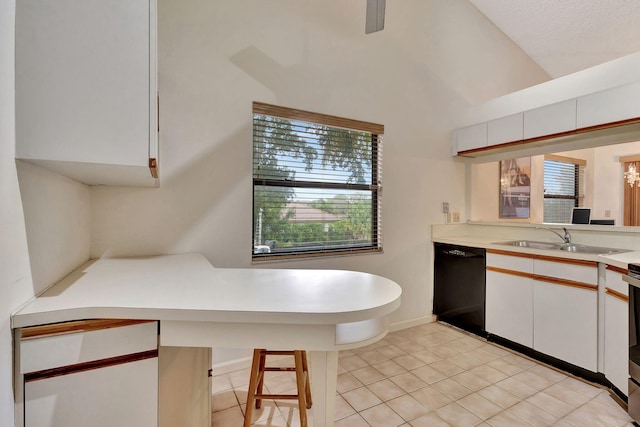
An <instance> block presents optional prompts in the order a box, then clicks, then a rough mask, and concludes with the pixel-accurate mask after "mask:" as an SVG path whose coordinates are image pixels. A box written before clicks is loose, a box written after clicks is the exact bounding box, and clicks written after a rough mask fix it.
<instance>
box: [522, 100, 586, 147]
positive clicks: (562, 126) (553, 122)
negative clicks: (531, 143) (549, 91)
mask: <svg viewBox="0 0 640 427" xmlns="http://www.w3.org/2000/svg"><path fill="white" fill-rule="evenodd" d="M523 121H524V125H523V128H524V130H523V134H524V139H530V138H537V137H541V136H546V135H554V134H557V133H562V132H567V131H572V130H575V129H576V100H575V99H570V100H568V101H563V102H558V103H556V104H551V105H545V106H544V107H540V108H536V109H533V110H529V111H525V112H524V119H523Z"/></svg>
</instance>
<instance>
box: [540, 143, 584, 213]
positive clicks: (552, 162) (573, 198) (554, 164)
mask: <svg viewBox="0 0 640 427" xmlns="http://www.w3.org/2000/svg"><path fill="white" fill-rule="evenodd" d="M585 166H586V162H585V161H584V160H581V159H572V158H569V157H562V156H553V155H547V156H545V157H544V222H552V223H553V222H555V223H569V222H571V209H572V208H574V207H578V206H582V201H583V199H584V167H585Z"/></svg>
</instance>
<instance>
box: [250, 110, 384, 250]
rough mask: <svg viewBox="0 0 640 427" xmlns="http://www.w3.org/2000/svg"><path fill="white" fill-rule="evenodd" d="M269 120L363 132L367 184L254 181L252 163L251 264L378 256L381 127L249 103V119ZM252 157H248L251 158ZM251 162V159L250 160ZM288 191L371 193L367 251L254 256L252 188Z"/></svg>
mask: <svg viewBox="0 0 640 427" xmlns="http://www.w3.org/2000/svg"><path fill="white" fill-rule="evenodd" d="M257 115H259V116H269V117H273V118H278V119H284V120H289V121H295V122H302V123H309V124H314V125H322V126H327V127H331V128H338V129H345V130H351V131H359V132H366V133H370V134H371V182H370V183H364V184H358V183H327V182H321V181H313V180H293V181H290V180H278V179H266V178H258V177H256V169H255V163H254V164H253V165H252V188H253V191H252V251H251V259H252V262H262V261H274V260H278V261H280V260H290V259H299V258H310V257H327V256H344V255H355V254H367V253H382V198H381V196H382V146H381V144H382V139H383V135H384V125H380V124H377V123H372V122H366V121H361V120H354V119H347V118H343V117H337V116H331V115H328V114H322V113H314V112H310V111H305V110H299V109H293V108H288V107H282V106H277V105H272V104H266V103H263V102H257V101H254V102H253V111H252V118H253V119H254V120H255V117H256V116H257ZM252 129H253V134H254V136H253V141H252V145H253V146H252V152H253V155H254V156H255V152H256V151H255V150H256V145H255V130H256V127H255V122H253V125H252ZM254 156H252V157H254ZM254 160H255V159H254ZM258 186H271V187H288V188H316V189H320V188H322V189H327V190H363V191H368V192H371V247H362V246H352V247H341V248H334V249H327V248H323V249H318V250H305V251H298V252H297V251H295V250H292V251H288V252H280V253H271V252H267V253H261V252H256V246H255V243H256V228H255V227H256V217H255V216H256V196H255V195H256V187H258Z"/></svg>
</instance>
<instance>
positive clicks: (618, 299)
mask: <svg viewBox="0 0 640 427" xmlns="http://www.w3.org/2000/svg"><path fill="white" fill-rule="evenodd" d="M605 274H606V276H605V277H606V288H605V295H604V375H605V376H606V377H607V379H608V380H609V381H611V382H612V383H613V385H615V386H616V387H617V388H618V389H620V391H622V392H623V393H624V394H626V395H628V379H629V363H628V362H629V303H628V292H629V291H628V285H627V283H626V282H625V281H623V280H622V274H621V273H620V272H618V271H615V270H613V269H611V268H608V269H607V270H606V273H605Z"/></svg>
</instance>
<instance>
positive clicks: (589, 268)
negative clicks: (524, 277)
mask: <svg viewBox="0 0 640 427" xmlns="http://www.w3.org/2000/svg"><path fill="white" fill-rule="evenodd" d="M533 272H534V273H535V274H537V275H540V276H546V277H555V278H560V279H564V280H571V281H573V282H581V283H587V284H590V285H595V286H597V285H598V268H597V265H596V264H595V263H594V264H593V265H591V264H584V265H579V264H571V263H565V262H556V261H545V260H539V259H537V260H535V262H534V264H533Z"/></svg>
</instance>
